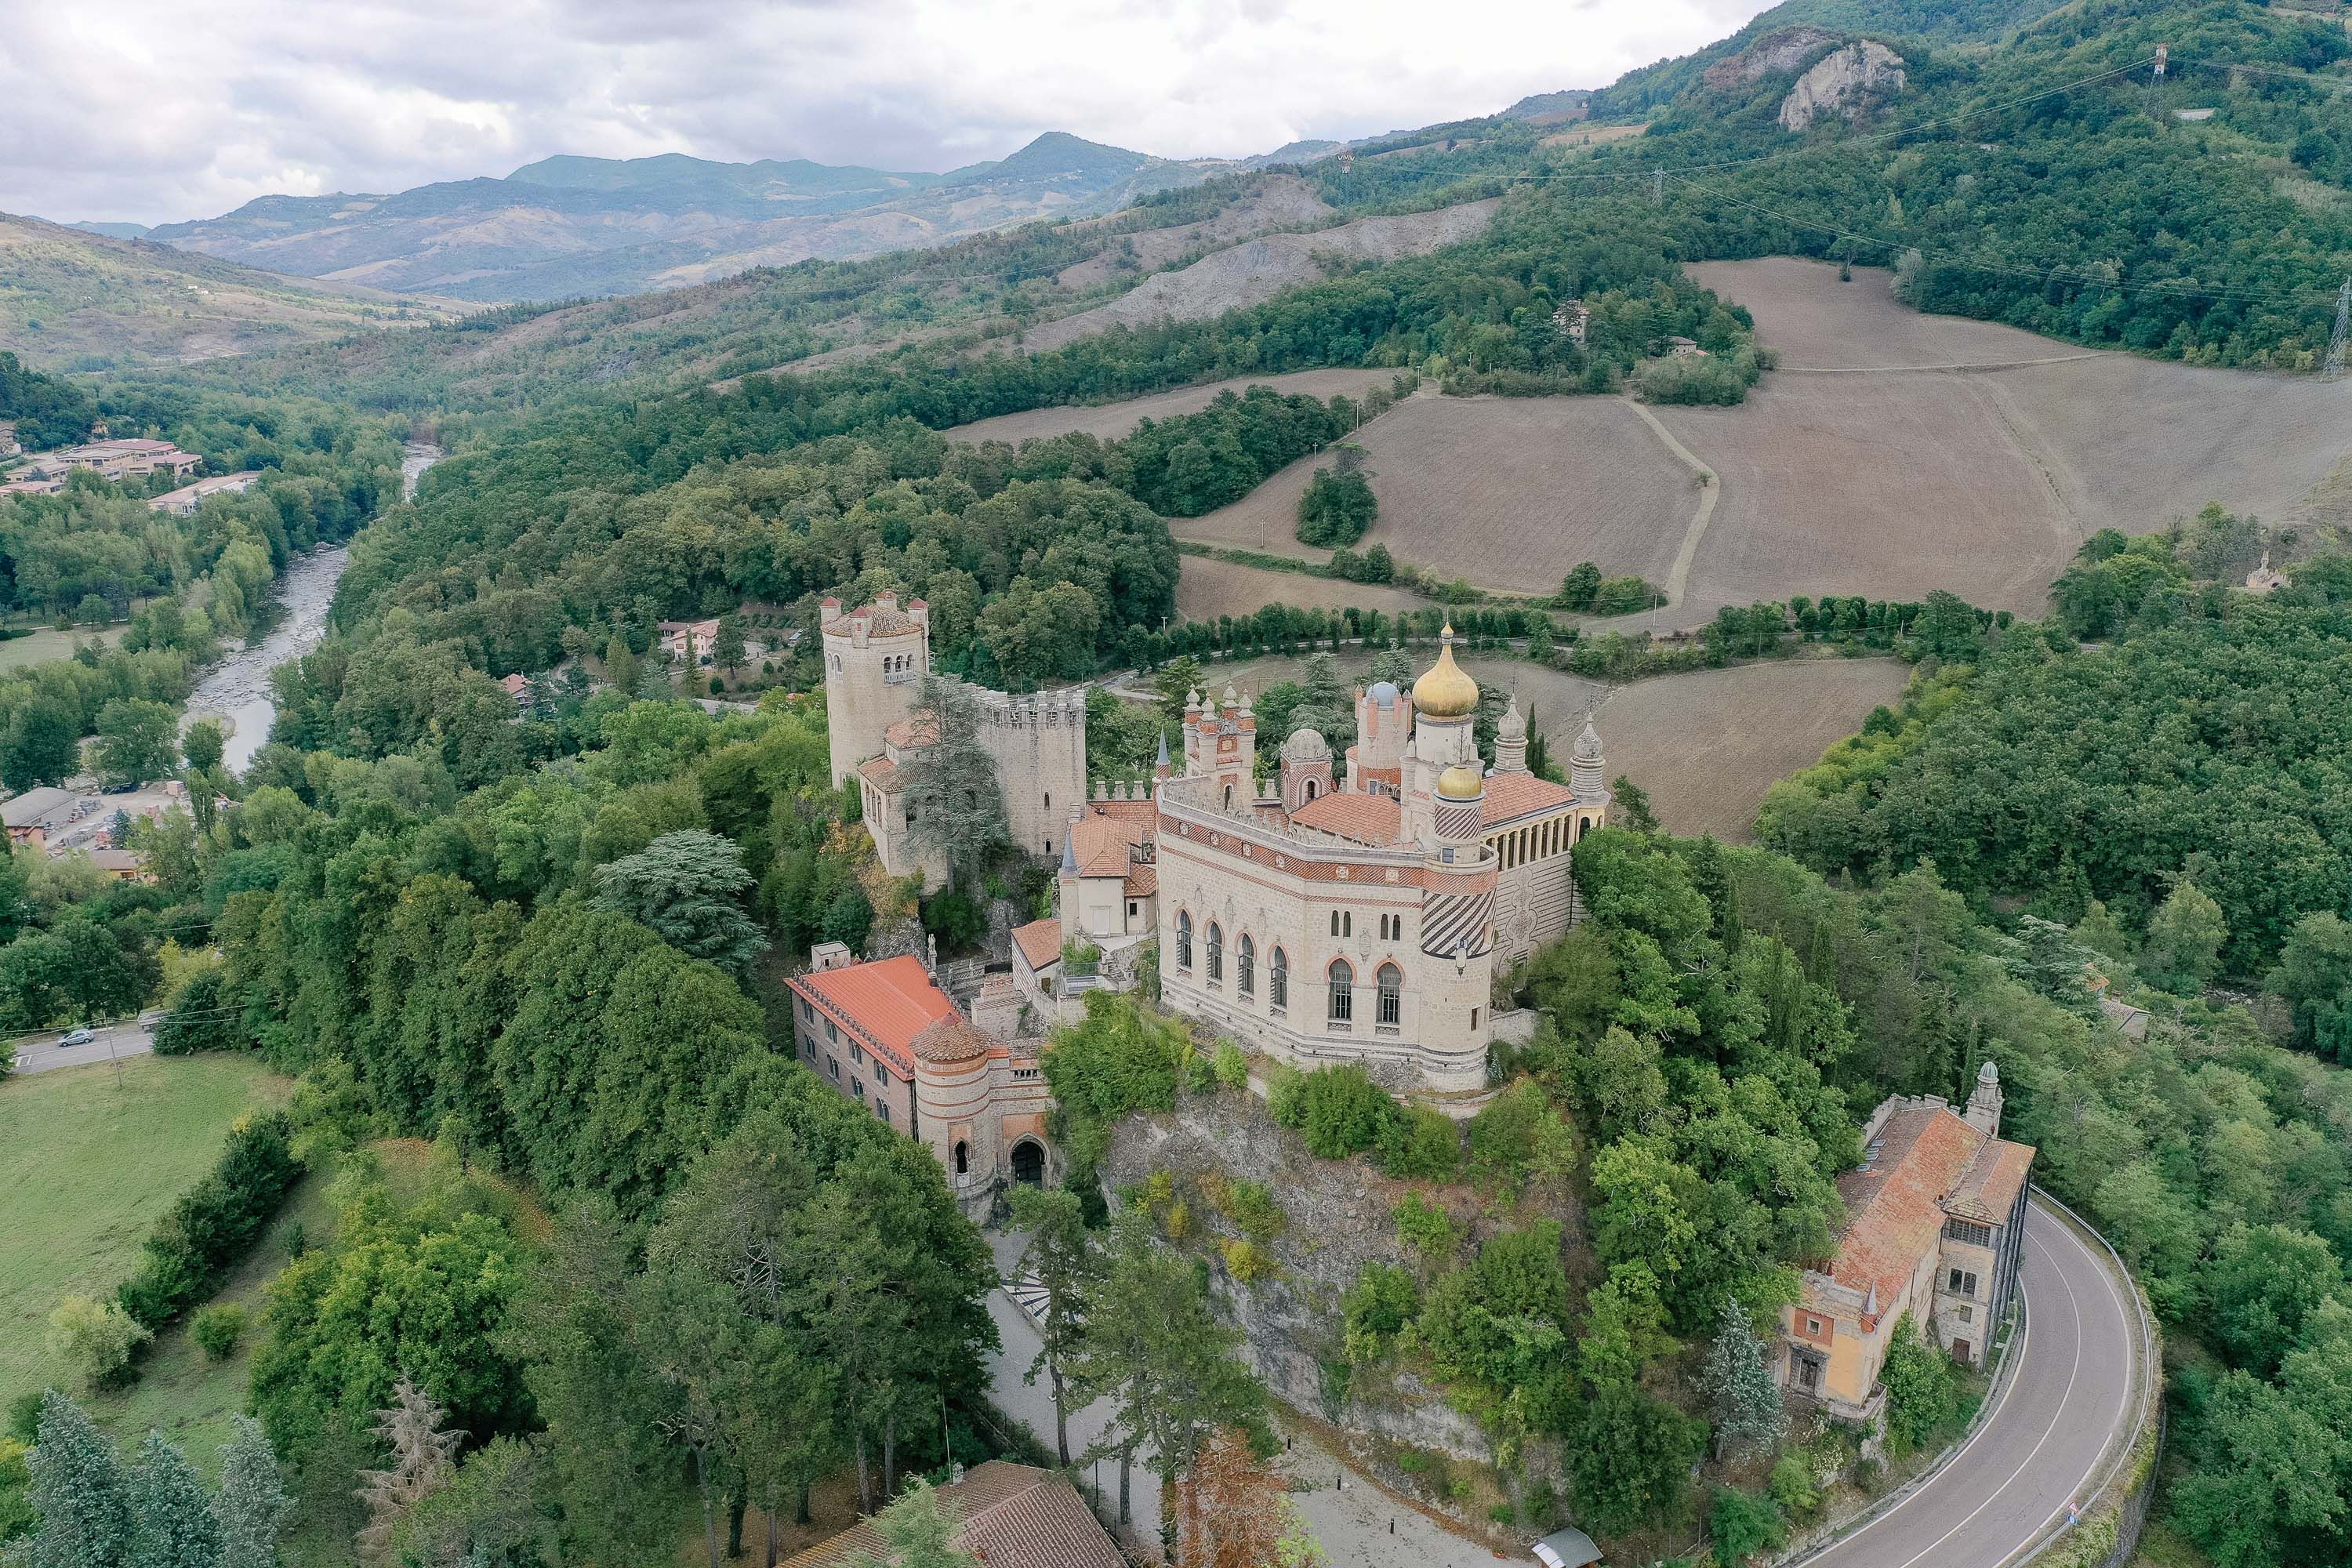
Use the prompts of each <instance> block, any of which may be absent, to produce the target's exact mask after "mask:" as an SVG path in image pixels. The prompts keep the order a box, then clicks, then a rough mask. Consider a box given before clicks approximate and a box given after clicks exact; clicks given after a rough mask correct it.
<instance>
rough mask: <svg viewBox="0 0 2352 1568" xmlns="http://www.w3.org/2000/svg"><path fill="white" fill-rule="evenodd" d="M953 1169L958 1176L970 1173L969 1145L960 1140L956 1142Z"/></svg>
mask: <svg viewBox="0 0 2352 1568" xmlns="http://www.w3.org/2000/svg"><path fill="white" fill-rule="evenodd" d="M955 1167H956V1174H957V1175H959V1176H962V1175H969V1174H971V1144H969V1143H967V1142H964V1141H963V1140H962V1139H961V1138H959V1139H957V1140H956V1146H955Z"/></svg>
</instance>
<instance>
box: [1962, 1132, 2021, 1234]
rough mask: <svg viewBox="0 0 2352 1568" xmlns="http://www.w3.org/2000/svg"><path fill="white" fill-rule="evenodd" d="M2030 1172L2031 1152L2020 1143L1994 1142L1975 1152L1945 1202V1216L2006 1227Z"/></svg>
mask: <svg viewBox="0 0 2352 1568" xmlns="http://www.w3.org/2000/svg"><path fill="white" fill-rule="evenodd" d="M2032 1168H2033V1151H2032V1149H2031V1148H2029V1147H2027V1146H2026V1145H2025V1144H2023V1143H2011V1142H2006V1141H2004V1140H2002V1139H1999V1138H1994V1139H1990V1140H1988V1141H1987V1142H1986V1143H1985V1146H1984V1147H1983V1148H1981V1149H1979V1150H1978V1151H1977V1157H1976V1158H1975V1159H1973V1160H1971V1161H1969V1168H1968V1170H1967V1172H1966V1173H1964V1174H1963V1175H1962V1176H1961V1177H1960V1180H1959V1184H1958V1188H1957V1189H1956V1190H1955V1191H1954V1192H1953V1193H1952V1195H1951V1196H1950V1197H1948V1198H1947V1199H1946V1200H1945V1202H1944V1212H1945V1213H1947V1214H1952V1215H1958V1216H1959V1217H1960V1218H1962V1219H1972V1220H1974V1221H1976V1222H1977V1223H1978V1224H1979V1225H2005V1224H2007V1223H2008V1222H2009V1211H2010V1209H2011V1207H2012V1206H2013V1205H2015V1204H2016V1202H2017V1193H2018V1189H2019V1188H2020V1187H2022V1186H2024V1185H2025V1178H2026V1175H2027V1173H2029V1172H2031V1171H2032Z"/></svg>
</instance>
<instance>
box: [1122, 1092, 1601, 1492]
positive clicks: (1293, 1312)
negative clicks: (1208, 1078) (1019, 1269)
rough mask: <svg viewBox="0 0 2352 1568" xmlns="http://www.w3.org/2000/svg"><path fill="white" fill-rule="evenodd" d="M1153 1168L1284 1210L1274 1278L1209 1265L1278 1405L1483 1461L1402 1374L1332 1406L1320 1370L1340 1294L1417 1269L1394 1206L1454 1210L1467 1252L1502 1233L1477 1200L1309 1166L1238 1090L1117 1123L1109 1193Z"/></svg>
mask: <svg viewBox="0 0 2352 1568" xmlns="http://www.w3.org/2000/svg"><path fill="white" fill-rule="evenodd" d="M1162 1170H1164V1171H1167V1172H1169V1173H1171V1174H1172V1175H1173V1176H1174V1177H1175V1178H1176V1179H1177V1181H1178V1183H1179V1184H1180V1185H1181V1184H1196V1183H1198V1181H1199V1180H1200V1178H1201V1177H1202V1175H1204V1174H1208V1173H1220V1174H1223V1176H1225V1177H1228V1178H1245V1179H1247V1180H1250V1181H1255V1182H1261V1183H1264V1184H1265V1185H1266V1187H1267V1188H1269V1189H1270V1190H1271V1191H1272V1193H1273V1194H1274V1196H1275V1198H1276V1201H1277V1202H1279V1203H1280V1204H1281V1205H1282V1207H1283V1210H1284V1212H1285V1213H1286V1215H1288V1216H1289V1224H1288V1226H1286V1228H1285V1230H1284V1231H1283V1233H1282V1235H1281V1236H1279V1237H1276V1239H1275V1241H1274V1242H1273V1244H1272V1247H1271V1250H1272V1252H1273V1253H1274V1255H1275V1258H1276V1260H1277V1261H1278V1262H1279V1264H1280V1266H1281V1267H1280V1270H1279V1272H1278V1273H1277V1274H1275V1275H1273V1276H1270V1277H1266V1278H1262V1279H1257V1280H1256V1281H1255V1282H1252V1283H1246V1284H1245V1283H1243V1282H1242V1281H1239V1280H1237V1279H1234V1278H1233V1276H1232V1275H1231V1274H1230V1273H1229V1272H1228V1271H1227V1270H1226V1269H1225V1268H1224V1267H1223V1263H1222V1261H1220V1260H1219V1259H1217V1258H1215V1257H1214V1256H1212V1258H1211V1273H1212V1277H1213V1281H1214V1285H1215V1289H1216V1292H1217V1295H1218V1298H1219V1300H1220V1301H1221V1302H1222V1303H1223V1305H1224V1306H1225V1308H1226V1309H1227V1310H1228V1311H1229V1312H1230V1313H1231V1316H1232V1318H1233V1321H1234V1324H1235V1325H1236V1326H1237V1327H1238V1328H1240V1329H1241V1331H1242V1332H1243V1333H1244V1336H1245V1340H1244V1354H1245V1356H1246V1357H1247V1359H1248V1361H1249V1363H1250V1366H1251V1369H1252V1370H1253V1371H1255V1373H1257V1375H1258V1376H1259V1377H1260V1378H1261V1379H1263V1380H1264V1381H1265V1384H1266V1386H1267V1387H1268V1388H1270V1389H1272V1390H1273V1391H1274V1394H1275V1395H1276V1397H1277V1398H1278V1399H1280V1400H1282V1401H1283V1402H1284V1403H1285V1404H1286V1405H1291V1406H1293V1407H1294V1408H1297V1409H1298V1410H1301V1411H1305V1412H1307V1414H1309V1415H1316V1416H1318V1417H1319V1418H1321V1419H1324V1420H1328V1421H1330V1422H1332V1423H1334V1424H1335V1425H1338V1426H1343V1427H1346V1428H1349V1429H1350V1430H1353V1431H1357V1432H1361V1433H1367V1434H1370V1435H1374V1436H1381V1437H1385V1438H1388V1439H1390V1440H1391V1441H1394V1442H1398V1443H1405V1444H1410V1445H1412V1446H1413V1447H1420V1448H1430V1449H1435V1450H1439V1451H1441V1452H1444V1453H1446V1454H1449V1455H1452V1456H1454V1457H1455V1458H1466V1459H1474V1460H1478V1461H1481V1462H1492V1460H1493V1458H1494V1446H1493V1444H1492V1442H1491V1441H1490V1440H1489V1439H1488V1437H1487V1436H1486V1433H1485V1432H1483V1431H1482V1430H1480V1428H1479V1427H1478V1426H1477V1424H1476V1423H1475V1422H1473V1421H1472V1420H1471V1419H1470V1418H1469V1417H1468V1416H1466V1415H1463V1414H1462V1413H1461V1412H1459V1411H1457V1410H1455V1409H1454V1407H1453V1406H1452V1405H1449V1404H1447V1403H1446V1401H1445V1398H1444V1394H1443V1393H1442V1392H1441V1391H1439V1390H1437V1389H1435V1388H1433V1387H1431V1386H1430V1385H1429V1384H1427V1383H1426V1382H1425V1381H1423V1379H1422V1378H1420V1377H1418V1376H1416V1375H1414V1374H1413V1373H1411V1372H1410V1371H1396V1370H1391V1369H1380V1368H1372V1369H1365V1370H1364V1371H1362V1372H1361V1373H1360V1374H1359V1375H1358V1376H1356V1377H1355V1378H1353V1379H1352V1380H1350V1384H1349V1393H1348V1395H1347V1397H1346V1399H1345V1402H1344V1403H1339V1404H1335V1402H1334V1400H1333V1398H1332V1397H1331V1393H1332V1391H1333V1389H1334V1387H1335V1384H1334V1382H1333V1380H1331V1379H1330V1378H1329V1377H1328V1374H1327V1371H1326V1368H1327V1365H1328V1368H1330V1369H1331V1370H1333V1371H1337V1370H1338V1369H1339V1368H1340V1367H1341V1366H1342V1364H1343V1363H1344V1360H1345V1355H1344V1352H1343V1350H1342V1348H1341V1343H1340V1338H1341V1321H1342V1319H1341V1313H1340V1306H1339V1299H1340V1297H1341V1295H1342V1294H1343V1293H1345V1291H1346V1290H1347V1289H1348V1287H1349V1285H1351V1284H1353V1283H1354V1282H1355V1279H1356V1276H1357V1274H1358V1272H1359V1271H1360V1269H1361V1268H1362V1267H1363V1266H1364V1264H1365V1263H1366V1262H1368V1261H1373V1260H1377V1261H1379V1262H1381V1263H1387V1264H1392V1265H1394V1266H1396V1267H1399V1268H1413V1267H1415V1264H1416V1262H1417V1260H1416V1259H1415V1258H1413V1257H1412V1255H1411V1254H1410V1253H1409V1252H1408V1251H1407V1250H1406V1248H1405V1247H1403V1246H1402V1244H1401V1243H1399V1242H1398V1240H1397V1237H1396V1227H1395V1225H1394V1223H1393V1222H1392V1221H1391V1218H1390V1211H1391V1209H1392V1208H1393V1207H1394V1206H1395V1205H1396V1204H1397V1203H1398V1202H1399V1201H1400V1200H1401V1199H1402V1197H1403V1196H1404V1195H1405V1194H1406V1193H1408V1192H1411V1191H1416V1190H1418V1191H1419V1192H1421V1194H1422V1195H1423V1197H1424V1198H1425V1199H1427V1200H1428V1201H1431V1202H1433V1203H1438V1204H1442V1205H1444V1207H1445V1208H1446V1209H1447V1210H1448V1211H1449V1212H1450V1213H1452V1215H1454V1222H1455V1224H1456V1225H1457V1226H1460V1227H1461V1228H1462V1229H1463V1230H1464V1232H1465V1234H1466V1235H1468V1236H1469V1237H1472V1239H1473V1244H1474V1245H1475V1240H1476V1239H1478V1238H1480V1237H1485V1236H1486V1235H1488V1234H1490V1233H1491V1232H1493V1231H1494V1230H1496V1229H1497V1228H1501V1227H1500V1226H1497V1225H1496V1224H1495V1223H1493V1222H1492V1221H1491V1220H1490V1219H1489V1218H1488V1217H1487V1216H1486V1213H1485V1211H1484V1209H1483V1208H1482V1205H1481V1204H1480V1202H1479V1199H1478V1196H1477V1194H1475V1193H1474V1192H1472V1191H1470V1190H1469V1189H1466V1188H1456V1187H1447V1188H1433V1187H1430V1186H1427V1185H1425V1184H1412V1183H1405V1182H1392V1181H1390V1180H1389V1179H1387V1178H1386V1177H1384V1176H1382V1175H1381V1173H1379V1172H1378V1171H1377V1170H1375V1169H1374V1168H1373V1167H1372V1166H1371V1165H1370V1163H1368V1162H1367V1161H1365V1160H1362V1159H1355V1160H1318V1159H1317V1158H1315V1157H1314V1156H1313V1155H1311V1154H1309V1153H1308V1152H1307V1150H1306V1147H1305V1145H1304V1144H1303V1143H1301V1142H1300V1141H1299V1140H1298V1138H1297V1135H1296V1134H1294V1133H1291V1132H1288V1131H1285V1130H1284V1129H1282V1128H1280V1127H1278V1126H1276V1124H1275V1121H1274V1118H1273V1117H1272V1115H1271V1114H1269V1113H1268V1111H1267V1110H1266V1108H1265V1103H1264V1102H1263V1101H1261V1100H1258V1099H1257V1097H1256V1096H1255V1095H1252V1094H1245V1093H1240V1092H1227V1093H1222V1094H1217V1095H1213V1096H1211V1095H1188V1096H1186V1097H1185V1098H1184V1099H1183V1100H1181V1102H1180V1103H1179V1105H1178V1108H1177V1110H1175V1111H1174V1112H1173V1113H1172V1114H1168V1115H1153V1116H1130V1117H1129V1118H1128V1119H1127V1120H1126V1121H1122V1122H1120V1123H1119V1124H1118V1127H1117V1128H1116V1129H1115V1130H1114V1131H1113V1135H1112V1140H1111V1147H1110V1152H1109V1153H1108V1156H1107V1157H1106V1158H1105V1160H1104V1162H1103V1165H1102V1174H1103V1183H1104V1185H1105V1187H1106V1188H1108V1189H1109V1190H1110V1191H1111V1192H1112V1193H1113V1194H1114V1196H1115V1195H1116V1194H1117V1192H1118V1189H1120V1188H1122V1187H1127V1186H1130V1185H1136V1184H1141V1183H1142V1182H1143V1181H1145V1180H1146V1179H1147V1178H1149V1177H1150V1175H1151V1174H1152V1173H1153V1172H1155V1171H1162ZM1190 1206H1191V1209H1192V1213H1193V1215H1195V1217H1196V1219H1197V1221H1198V1222H1199V1223H1200V1224H1201V1225H1202V1226H1203V1227H1205V1228H1208V1229H1210V1230H1212V1231H1214V1232H1216V1233H1217V1234H1219V1235H1221V1236H1234V1235H1238V1234H1239V1232H1238V1230H1237V1229H1236V1228H1235V1227H1234V1226H1232V1225H1231V1224H1230V1223H1229V1222H1227V1221H1226V1220H1224V1219H1223V1216H1222V1215H1218V1214H1216V1213H1215V1212H1214V1210H1213V1208H1211V1207H1210V1205H1208V1204H1206V1203H1203V1202H1198V1201H1195V1202H1193V1203H1192V1204H1191V1205H1190ZM1572 1229H1573V1227H1571V1230H1572Z"/></svg>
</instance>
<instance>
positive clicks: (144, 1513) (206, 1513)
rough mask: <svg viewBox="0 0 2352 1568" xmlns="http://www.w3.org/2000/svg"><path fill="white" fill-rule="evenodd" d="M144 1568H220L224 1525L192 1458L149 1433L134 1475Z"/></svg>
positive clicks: (134, 1510) (133, 1512)
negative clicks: (197, 1477) (213, 1507)
mask: <svg viewBox="0 0 2352 1568" xmlns="http://www.w3.org/2000/svg"><path fill="white" fill-rule="evenodd" d="M131 1518H132V1520H133V1521H134V1523H135V1524H136V1526H137V1529H138V1547H137V1551H138V1556H137V1559H136V1561H137V1563H139V1568H221V1531H220V1524H219V1522H218V1521H215V1519H214V1518H213V1510H212V1505H211V1503H210V1501H209V1500H207V1499H206V1498H205V1487H204V1483H203V1482H202V1481H200V1480H198V1479H196V1472H195V1468H194V1466H192V1465H190V1464H189V1463H188V1457H187V1456H186V1455H185V1454H183V1453H181V1452H180V1450H179V1449H177V1448H175V1447H173V1446H172V1445H171V1444H169V1443H166V1442H165V1441H163V1434H162V1433H161V1432H156V1431H152V1430H151V1431H150V1432H149V1433H148V1434H147V1440H146V1441H145V1442H143V1443H142V1444H140V1445H139V1458H138V1462H137V1463H135V1464H134V1465H133V1466H132V1467H131Z"/></svg>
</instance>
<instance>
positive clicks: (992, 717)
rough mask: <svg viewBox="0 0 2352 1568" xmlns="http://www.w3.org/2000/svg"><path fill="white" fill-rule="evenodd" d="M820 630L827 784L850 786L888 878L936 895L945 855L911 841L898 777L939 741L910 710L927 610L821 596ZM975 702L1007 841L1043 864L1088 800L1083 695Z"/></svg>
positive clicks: (984, 695)
mask: <svg viewBox="0 0 2352 1568" xmlns="http://www.w3.org/2000/svg"><path fill="white" fill-rule="evenodd" d="M820 622H821V628H822V633H823V637H824V716H825V726H826V729H827V731H829V732H830V736H831V746H832V752H833V782H834V783H835V784H842V783H844V782H845V781H846V780H848V779H849V778H851V777H853V776H855V777H856V779H857V780H858V783H859V793H860V796H861V798H862V801H863V804H864V806H865V814H866V830H867V831H868V832H869V833H871V834H872V835H873V837H874V847H875V850H876V851H877V853H878V854H879V855H880V857H881V859H882V868H883V869H884V870H886V871H887V872H889V873H890V875H892V876H894V877H909V876H914V875H917V874H918V873H919V874H920V875H921V877H922V879H923V890H924V891H925V892H932V891H935V890H937V889H939V888H940V885H941V884H943V883H944V882H945V881H946V880H947V854H946V851H945V850H944V849H943V848H942V847H940V846H938V845H936V844H932V845H923V844H920V843H919V835H918V834H917V833H916V831H915V828H916V826H917V825H916V824H915V823H914V822H913V821H912V820H911V819H910V818H909V816H908V810H909V806H908V800H907V796H906V791H905V789H904V787H903V781H902V780H901V778H900V776H899V774H900V770H901V769H903V768H904V767H905V766H906V764H907V762H908V755H909V753H911V752H916V751H919V750H920V749H921V748H922V747H923V746H924V745H925V744H926V743H927V742H929V739H931V738H932V736H933V735H935V734H936V731H933V730H932V729H931V728H930V726H929V721H928V719H927V718H926V716H925V715H922V714H919V713H918V712H916V711H915V707H914V702H915V695H916V693H917V692H918V691H919V689H920V688H921V684H922V679H923V677H924V676H926V675H929V673H930V669H931V616H930V608H929V605H925V604H924V603H923V601H922V600H920V599H916V600H913V601H911V602H909V603H908V605H906V606H905V607H904V608H903V609H902V608H900V607H899V604H898V595H896V594H879V595H876V596H875V599H874V602H873V603H872V604H870V605H860V606H859V607H858V608H856V609H855V610H844V609H843V608H842V605H841V601H840V600H839V599H835V598H828V599H826V600H825V601H824V605H823V608H822V611H821V614H820ZM975 695H976V696H977V697H978V699H979V703H980V710H981V720H982V722H981V742H982V745H984V746H985V747H986V748H987V750H988V753H989V756H990V758H991V759H992V761H993V762H994V763H995V771H996V782H997V784H998V786H999V788H1000V789H1002V791H1003V795H1004V816H1005V826H1006V828H1007V830H1008V832H1009V833H1010V834H1011V837H1012V839H1013V845H1014V847H1017V848H1020V849H1022V850H1024V851H1026V852H1028V853H1031V854H1034V855H1039V856H1051V855H1053V854H1054V853H1055V848H1056V847H1057V846H1058V845H1059V844H1060V843H1061V839H1062V831H1063V829H1064V828H1065V827H1066V826H1068V824H1069V821H1070V817H1071V815H1072V814H1073V813H1074V812H1076V811H1077V810H1078V809H1079V807H1080V806H1082V805H1084V804H1085V802H1086V795H1087V700H1086V693H1085V692H1084V691H1082V690H1077V689H1071V690H1066V691H1049V692H1040V693H1038V694H1036V695H1034V696H1029V697H1013V696H1007V695H1006V694H1005V693H1003V692H1002V691H988V690H979V691H977V692H976V693H975Z"/></svg>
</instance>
